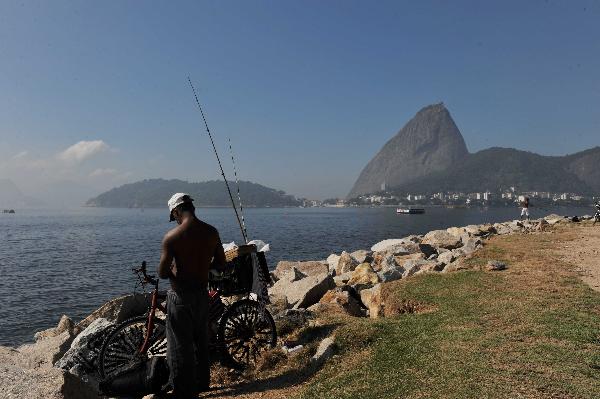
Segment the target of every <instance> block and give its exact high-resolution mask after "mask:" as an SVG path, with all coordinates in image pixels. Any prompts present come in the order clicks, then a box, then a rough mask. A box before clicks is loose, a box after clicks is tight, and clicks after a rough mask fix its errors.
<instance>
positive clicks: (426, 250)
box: [419, 243, 437, 258]
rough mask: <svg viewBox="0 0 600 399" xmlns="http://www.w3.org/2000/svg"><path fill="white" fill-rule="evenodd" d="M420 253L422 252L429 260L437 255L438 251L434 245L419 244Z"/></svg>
mask: <svg viewBox="0 0 600 399" xmlns="http://www.w3.org/2000/svg"><path fill="white" fill-rule="evenodd" d="M419 251H421V253H422V254H423V255H424V257H425V258H428V257H430V256H431V255H433V254H437V251H436V249H435V248H434V247H433V245H430V244H426V243H424V244H419Z"/></svg>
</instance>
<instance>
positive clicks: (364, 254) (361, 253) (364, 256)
mask: <svg viewBox="0 0 600 399" xmlns="http://www.w3.org/2000/svg"><path fill="white" fill-rule="evenodd" d="M350 256H352V257H353V258H354V260H355V261H357V262H358V263H359V264H361V263H365V262H368V263H371V262H372V261H373V251H367V250H366V249H359V250H358V251H354V252H352V253H351V254H350Z"/></svg>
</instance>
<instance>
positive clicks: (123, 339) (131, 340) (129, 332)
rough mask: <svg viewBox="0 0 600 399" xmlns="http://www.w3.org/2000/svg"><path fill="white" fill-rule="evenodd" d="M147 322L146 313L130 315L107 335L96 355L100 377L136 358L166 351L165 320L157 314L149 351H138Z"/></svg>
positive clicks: (131, 362)
mask: <svg viewBox="0 0 600 399" xmlns="http://www.w3.org/2000/svg"><path fill="white" fill-rule="evenodd" d="M147 322H148V317H147V316H138V317H133V318H131V319H128V320H125V321H124V322H122V323H121V324H119V325H118V326H117V328H115V329H114V330H113V332H111V333H110V334H109V335H108V336H107V337H106V339H105V340H104V343H103V344H102V349H101V350H100V355H99V356H98V372H99V373H100V377H102V378H106V377H107V376H110V375H111V374H114V373H115V372H118V371H119V370H122V369H124V368H126V367H128V366H130V365H132V364H134V363H135V362H137V361H139V360H146V359H148V358H150V357H154V356H166V355H167V339H166V328H165V322H164V320H161V319H159V318H156V317H155V318H154V329H153V331H152V336H151V337H150V341H149V346H148V351H147V352H146V353H143V354H140V353H138V351H139V349H140V348H141V347H142V345H143V343H144V340H145V339H146V333H147V331H148V329H147V326H146V324H147Z"/></svg>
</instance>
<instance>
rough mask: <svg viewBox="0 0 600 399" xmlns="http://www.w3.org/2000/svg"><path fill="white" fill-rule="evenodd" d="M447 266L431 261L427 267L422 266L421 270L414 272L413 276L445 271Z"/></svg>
mask: <svg viewBox="0 0 600 399" xmlns="http://www.w3.org/2000/svg"><path fill="white" fill-rule="evenodd" d="M445 266H446V264H445V263H441V262H436V261H433V262H432V261H429V262H427V264H426V265H423V266H421V267H420V268H419V270H417V271H416V272H414V273H413V276H416V275H417V274H425V273H435V272H441V271H442V270H444V267H445Z"/></svg>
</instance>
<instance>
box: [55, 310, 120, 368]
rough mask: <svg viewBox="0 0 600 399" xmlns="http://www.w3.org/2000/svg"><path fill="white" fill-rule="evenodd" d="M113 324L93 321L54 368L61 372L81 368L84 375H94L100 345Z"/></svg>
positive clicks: (100, 319) (97, 320)
mask: <svg viewBox="0 0 600 399" xmlns="http://www.w3.org/2000/svg"><path fill="white" fill-rule="evenodd" d="M114 326H115V323H113V322H111V321H109V320H107V319H105V318H99V319H96V320H94V321H93V322H92V323H91V324H90V325H89V326H88V327H87V328H86V329H85V330H83V331H82V332H81V333H79V335H77V337H76V338H75V339H74V340H73V342H72V343H71V347H70V348H69V350H68V351H67V352H66V353H65V354H64V356H63V357H62V358H61V359H60V360H58V361H57V362H56V363H55V364H54V366H55V367H58V368H61V369H63V370H70V369H72V368H73V367H75V366H81V367H82V369H83V371H84V372H85V373H90V374H91V373H95V372H96V370H97V363H96V362H97V360H98V355H99V354H100V349H102V343H103V342H104V339H105V338H106V335H107V334H108V333H109V332H110V329H111V328H113V327H114Z"/></svg>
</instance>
